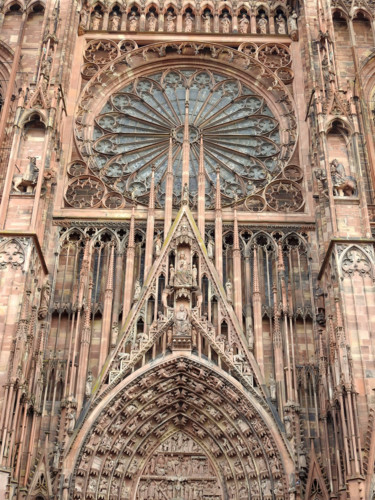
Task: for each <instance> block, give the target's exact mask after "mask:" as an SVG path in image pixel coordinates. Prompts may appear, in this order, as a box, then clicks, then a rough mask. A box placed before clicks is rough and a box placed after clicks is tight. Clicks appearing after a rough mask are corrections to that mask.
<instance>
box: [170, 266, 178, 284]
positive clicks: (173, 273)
mask: <svg viewBox="0 0 375 500" xmlns="http://www.w3.org/2000/svg"><path fill="white" fill-rule="evenodd" d="M175 276H176V271H175V268H174V266H173V264H171V265H170V266H169V285H170V286H173V285H174V279H175Z"/></svg>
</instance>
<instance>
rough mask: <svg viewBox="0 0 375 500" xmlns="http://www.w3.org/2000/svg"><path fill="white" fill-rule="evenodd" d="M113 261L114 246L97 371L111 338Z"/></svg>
mask: <svg viewBox="0 0 375 500" xmlns="http://www.w3.org/2000/svg"><path fill="white" fill-rule="evenodd" d="M114 260H115V246H114V244H112V245H111V254H110V259H109V266H108V275H107V285H106V288H105V293H104V305H103V321H102V336H101V342H100V353H99V371H100V370H101V368H102V367H103V364H104V362H105V360H106V358H107V356H108V352H109V343H110V337H111V317H112V304H113V266H114Z"/></svg>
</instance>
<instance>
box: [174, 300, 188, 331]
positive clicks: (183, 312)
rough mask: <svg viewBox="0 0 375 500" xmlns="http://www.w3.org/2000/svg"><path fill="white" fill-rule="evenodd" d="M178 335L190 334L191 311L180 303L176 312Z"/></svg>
mask: <svg viewBox="0 0 375 500" xmlns="http://www.w3.org/2000/svg"><path fill="white" fill-rule="evenodd" d="M175 325H176V335H188V334H190V328H191V325H190V319H189V312H188V310H187V308H186V307H185V306H184V305H182V304H181V305H180V306H179V308H178V309H177V311H176V313H175Z"/></svg>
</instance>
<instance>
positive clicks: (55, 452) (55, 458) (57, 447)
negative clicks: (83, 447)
mask: <svg viewBox="0 0 375 500" xmlns="http://www.w3.org/2000/svg"><path fill="white" fill-rule="evenodd" d="M60 453H61V450H60V444H59V442H58V441H56V443H55V445H54V447H53V463H52V468H53V470H58V469H59V465H60Z"/></svg>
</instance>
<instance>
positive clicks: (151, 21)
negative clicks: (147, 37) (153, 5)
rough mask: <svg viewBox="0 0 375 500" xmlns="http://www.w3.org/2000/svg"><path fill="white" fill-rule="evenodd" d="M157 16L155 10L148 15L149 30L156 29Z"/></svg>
mask: <svg viewBox="0 0 375 500" xmlns="http://www.w3.org/2000/svg"><path fill="white" fill-rule="evenodd" d="M156 22H157V19H156V16H155V14H154V13H153V12H150V13H149V15H148V31H156Z"/></svg>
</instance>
